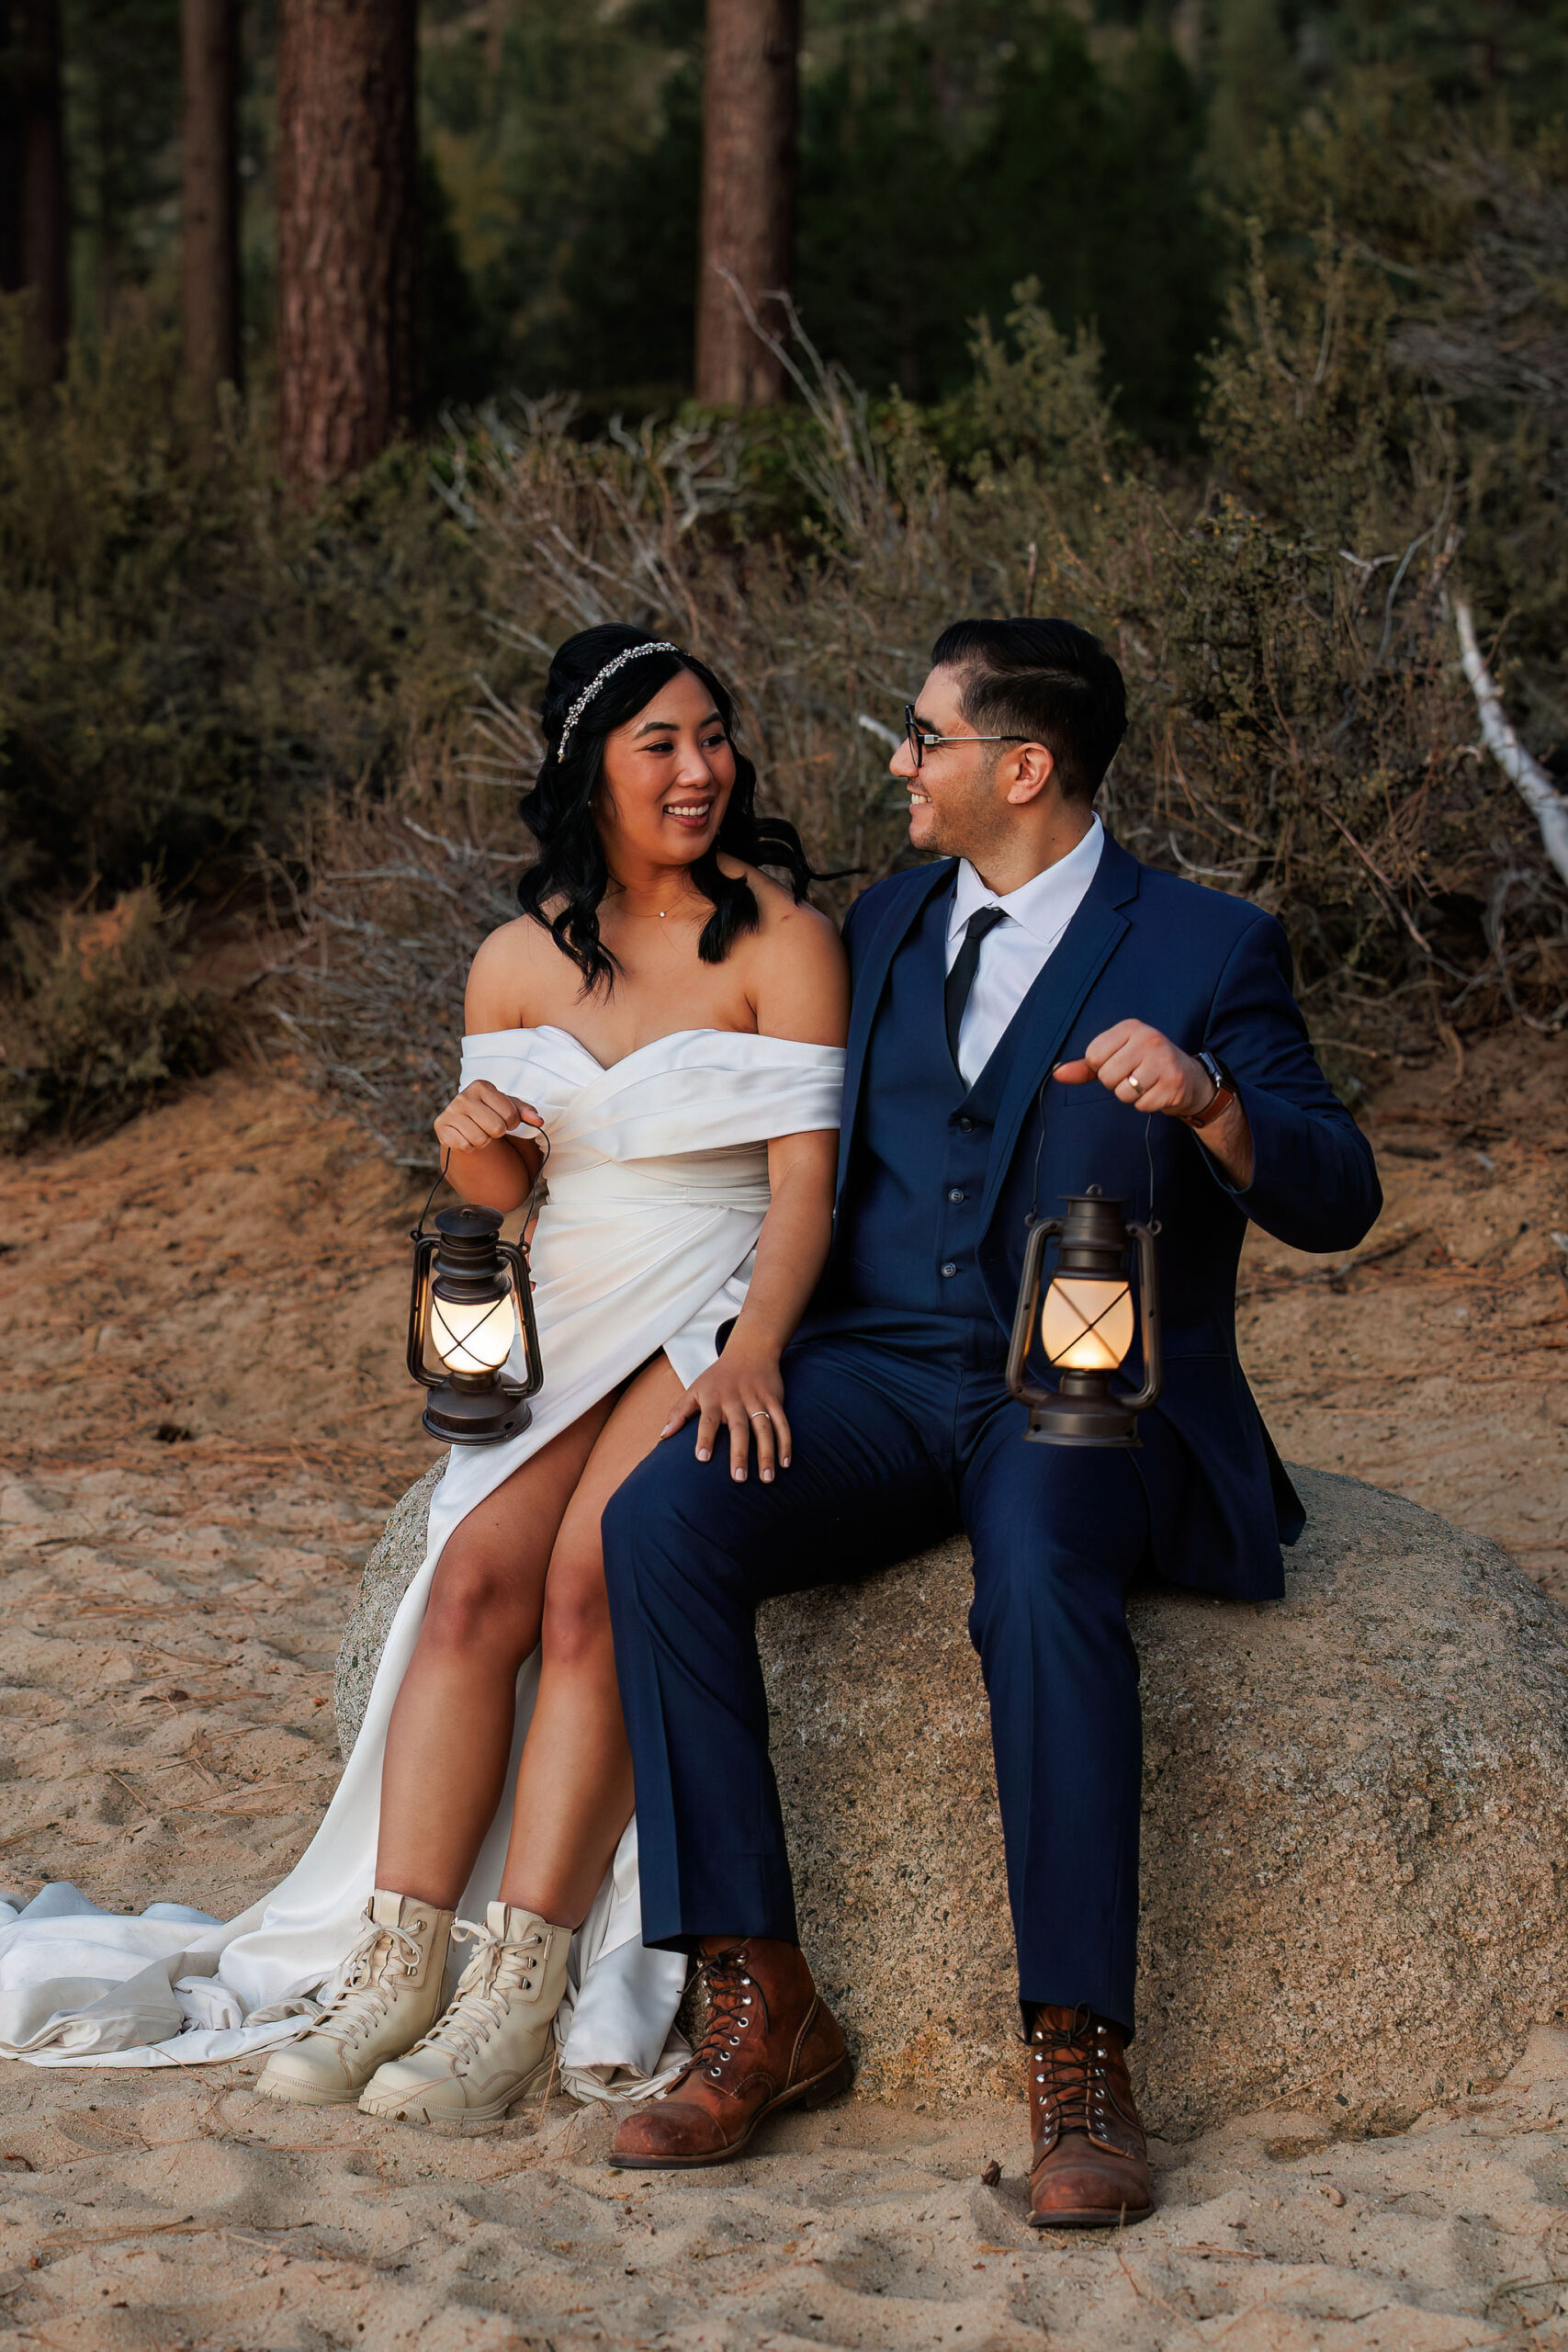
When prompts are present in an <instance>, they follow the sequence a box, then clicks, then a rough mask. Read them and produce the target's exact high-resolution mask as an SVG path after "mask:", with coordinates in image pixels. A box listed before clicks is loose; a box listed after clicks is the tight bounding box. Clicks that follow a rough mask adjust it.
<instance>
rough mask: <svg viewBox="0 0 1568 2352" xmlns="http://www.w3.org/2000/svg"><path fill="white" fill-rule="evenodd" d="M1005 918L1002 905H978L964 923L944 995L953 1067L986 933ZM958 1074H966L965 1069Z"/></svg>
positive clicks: (956, 1064) (956, 1059)
mask: <svg viewBox="0 0 1568 2352" xmlns="http://www.w3.org/2000/svg"><path fill="white" fill-rule="evenodd" d="M1006 921H1007V916H1006V914H1005V913H1004V912H1003V910H1002V909H1001V908H1000V907H976V910H975V911H974V913H973V914H972V915H971V916H970V918H969V920H968V922H966V923H965V924H964V944H963V946H962V947H961V948H960V949H959V951H958V954H957V955H956V956H955V957H954V958H953V969H952V971H951V972H949V974H948V976H947V988H946V989H945V991H944V995H943V1001H944V1003H945V1005H946V1009H947V1049H948V1051H949V1053H950V1054H951V1055H952V1056H953V1068H954V1069H958V1033H959V1031H960V1029H962V1028H963V1026H964V1006H965V1005H966V1004H967V1003H968V1001H969V991H970V989H972V988H973V987H974V985H975V975H976V972H977V971H978V970H979V968H980V949H981V947H982V946H983V945H984V944H985V941H986V936H987V933H988V932H993V931H995V929H996V927H997V925H998V923H999V922H1006ZM959 1074H960V1076H962V1075H963V1073H962V1072H960V1073H959Z"/></svg>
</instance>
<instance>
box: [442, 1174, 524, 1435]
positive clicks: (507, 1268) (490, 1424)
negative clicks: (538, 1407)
mask: <svg viewBox="0 0 1568 2352" xmlns="http://www.w3.org/2000/svg"><path fill="white" fill-rule="evenodd" d="M434 1225H435V1229H434V1232H433V1233H427V1232H426V1231H425V1229H424V1221H423V1218H421V1220H420V1225H419V1229H418V1230H417V1231H416V1233H415V1234H414V1236H413V1295H412V1301H411V1303H410V1307H409V1351H408V1363H409V1371H410V1373H411V1374H412V1376H413V1378H414V1379H415V1380H417V1381H418V1382H419V1383H420V1385H422V1387H424V1388H428V1389H429V1391H430V1397H429V1399H428V1401H427V1402H426V1405H425V1408H424V1426H425V1428H426V1429H427V1430H429V1431H430V1434H431V1436H432V1437H438V1438H442V1439H445V1440H446V1442H447V1443H448V1444H450V1445H495V1444H499V1443H500V1442H501V1441H502V1439H504V1438H509V1437H515V1436H516V1434H517V1432H518V1430H525V1429H526V1428H527V1426H528V1423H529V1420H530V1419H531V1418H532V1417H531V1415H530V1413H529V1410H528V1398H529V1397H533V1396H536V1394H537V1392H538V1390H539V1388H540V1386H541V1385H543V1381H544V1372H543V1368H542V1367H541V1365H540V1363H539V1335H538V1331H537V1329H536V1326H535V1322H534V1304H533V1293H532V1288H531V1285H530V1283H529V1280H528V1260H527V1255H526V1252H525V1250H523V1249H522V1248H521V1247H520V1246H519V1245H518V1244H517V1243H516V1242H515V1241H502V1238H501V1216H500V1214H499V1212H498V1211H497V1210H495V1209H486V1208H474V1207H471V1206H469V1205H468V1204H464V1205H463V1206H462V1207H461V1208H452V1209H441V1210H439V1211H438V1212H437V1214H436V1216H435V1220H434ZM519 1355H520V1356H521V1361H522V1366H523V1377H522V1378H521V1379H519V1378H518V1377H517V1376H516V1374H515V1373H514V1372H509V1371H508V1366H509V1364H514V1363H516V1362H517V1360H518V1357H519Z"/></svg>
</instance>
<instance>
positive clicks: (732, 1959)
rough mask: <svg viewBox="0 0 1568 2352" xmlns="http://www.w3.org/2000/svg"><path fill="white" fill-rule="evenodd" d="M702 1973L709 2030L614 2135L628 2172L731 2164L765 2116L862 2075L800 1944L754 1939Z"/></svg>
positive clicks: (615, 2152) (821, 2096)
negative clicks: (668, 2080) (682, 2064)
mask: <svg viewBox="0 0 1568 2352" xmlns="http://www.w3.org/2000/svg"><path fill="white" fill-rule="evenodd" d="M703 1973H704V1975H705V1977H706V1979H707V1996H708V2021H707V2029H706V2030H705V2033H704V2035H703V2038H702V2040H701V2041H700V2042H699V2043H698V2045H697V2047H696V2049H695V2050H694V2052H693V2053H692V2059H691V2064H689V2065H688V2066H687V2067H686V2069H685V2071H684V2072H683V2073H682V2074H681V2075H677V2077H676V2079H675V2080H674V2082H672V2083H671V2086H670V2088H669V2089H668V2090H667V2091H665V2092H663V2093H662V2094H661V2095H660V2098H657V2099H650V2100H649V2104H648V2105H647V2106H646V2107H637V2108H634V2109H632V2111H631V2113H630V2114H629V2115H628V2116H627V2117H626V2120H625V2122H624V2123H623V2124H622V2125H621V2128H620V2130H619V2131H617V2132H616V2134H615V2143H614V2145H613V2146H612V2147H611V2150H610V2162H611V2163H612V2164H613V2165H620V2166H621V2167H622V2168H623V2169H624V2170H626V2171H627V2172H676V2171H684V2170H685V2169H686V2168H687V2167H688V2166H690V2165H721V2164H724V2163H725V2162H726V2161H727V2160H728V2158H729V2157H730V2156H738V2155H739V2154H740V2151H741V2149H742V2148H744V2147H745V2146H746V2144H747V2143H748V2141H749V2140H750V2137H751V2135H752V2133H753V2132H754V2131H756V2129H757V2126H758V2124H759V2123H761V2120H762V2119H763V2117H764V2116H767V2115H772V2114H773V2112H774V2110H775V2109H778V2108H781V2107H821V2106H823V2105H825V2104H826V2102H827V2101H828V2100H829V2099H830V2098H838V2096H839V2094H840V2091H847V2090H848V2089H849V2087H850V2084H851V2083H852V2080H853V2078H854V2069H853V2067H852V2065H851V2064H850V2055H849V2052H848V2051H847V2050H846V2049H845V2047H844V2037H843V2035H842V2033H841V2032H840V2030H839V2024H838V2020H837V2018H835V2017H834V2016H833V2013H832V2011H831V2010H830V2009H829V2008H828V2007H826V2006H825V2004H824V2003H823V2002H821V2001H820V2000H818V1996H817V1987H816V1985H813V1983H812V1982H811V1971H810V1970H809V1969H808V1968H807V1965H806V1961H805V1957H804V1955H803V1954H802V1953H801V1952H800V1951H797V1949H796V1948H795V1945H794V1944H782V1943H775V1942H774V1941H773V1939H771V1938H770V1937H767V1936H748V1937H747V1938H746V1939H744V1940H743V1941H737V1942H736V1943H733V1944H731V1945H730V1946H729V1947H728V1949H727V1950H726V1951H721V1952H716V1953H714V1954H712V1955H710V1956H709V1957H708V1958H706V1959H705V1960H704V1962H703Z"/></svg>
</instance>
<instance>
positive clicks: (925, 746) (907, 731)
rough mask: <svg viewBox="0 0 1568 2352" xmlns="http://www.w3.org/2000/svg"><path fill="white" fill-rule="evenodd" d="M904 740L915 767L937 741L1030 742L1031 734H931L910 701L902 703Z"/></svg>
mask: <svg viewBox="0 0 1568 2352" xmlns="http://www.w3.org/2000/svg"><path fill="white" fill-rule="evenodd" d="M904 741H906V742H907V743H908V746H909V749H910V751H911V752H912V753H913V754H914V761H915V765H916V767H917V768H921V767H924V765H925V763H926V753H927V752H930V751H934V750H935V748H936V746H937V745H938V744H939V743H1032V742H1033V741H1034V738H1033V736H1032V735H931V734H929V733H928V732H927V731H926V729H924V728H923V727H922V726H921V725H920V722H919V719H918V718H916V716H915V706H914V704H913V703H912V702H907V703H906V704H905V705H904Z"/></svg>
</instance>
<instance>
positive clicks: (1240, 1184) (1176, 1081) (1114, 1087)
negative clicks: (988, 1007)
mask: <svg viewBox="0 0 1568 2352" xmlns="http://www.w3.org/2000/svg"><path fill="white" fill-rule="evenodd" d="M1051 1075H1052V1077H1053V1078H1055V1079H1057V1080H1060V1082H1061V1084H1062V1085H1064V1086H1086V1085H1087V1084H1088V1083H1089V1080H1090V1079H1091V1078H1098V1079H1099V1080H1100V1084H1101V1086H1103V1087H1104V1088H1105V1089H1106V1090H1107V1091H1108V1092H1110V1093H1111V1094H1114V1096H1115V1097H1116V1100H1117V1101H1118V1103H1127V1104H1128V1105H1129V1107H1130V1108H1131V1109H1133V1110H1134V1111H1164V1112H1165V1113H1167V1114H1168V1116H1170V1117H1171V1118H1175V1119H1190V1118H1191V1117H1192V1115H1193V1114H1194V1113H1195V1112H1199V1111H1204V1110H1206V1109H1207V1108H1208V1106H1209V1104H1210V1103H1212V1102H1213V1099H1214V1091H1215V1090H1214V1081H1213V1079H1212V1078H1211V1077H1210V1076H1209V1073H1208V1071H1207V1070H1206V1069H1204V1068H1203V1065H1202V1063H1201V1061H1197V1060H1195V1059H1194V1058H1193V1057H1192V1055H1190V1054H1184V1053H1183V1052H1182V1050H1181V1047H1180V1046H1173V1045H1172V1044H1171V1042H1170V1039H1169V1038H1168V1037H1165V1036H1162V1035H1160V1033H1159V1031H1158V1030H1157V1029H1151V1028H1150V1026H1149V1024H1148V1023H1147V1022H1146V1021H1118V1022H1117V1023H1115V1024H1114V1026H1113V1027H1111V1028H1110V1029H1102V1030H1101V1031H1100V1035H1099V1036H1098V1037H1091V1038H1090V1039H1089V1044H1088V1045H1087V1046H1085V1047H1084V1049H1083V1054H1082V1056H1081V1057H1080V1058H1079V1059H1078V1060H1077V1061H1071V1062H1058V1063H1057V1064H1056V1067H1055V1069H1054V1070H1053V1071H1052V1072H1051ZM1199 1141H1200V1142H1201V1145H1202V1147H1203V1148H1204V1150H1205V1151H1206V1152H1207V1153H1208V1154H1209V1157H1210V1158H1211V1159H1213V1160H1215V1161H1217V1162H1218V1164H1219V1166H1220V1167H1221V1168H1222V1169H1223V1170H1224V1173H1225V1174H1226V1175H1227V1176H1228V1177H1229V1178H1230V1180H1231V1182H1232V1183H1233V1184H1235V1186H1236V1188H1237V1190H1238V1191H1240V1192H1244V1193H1245V1192H1246V1190H1247V1186H1248V1185H1249V1184H1250V1183H1251V1182H1252V1130H1251V1128H1250V1127H1249V1126H1248V1125H1247V1114H1246V1112H1245V1111H1244V1110H1243V1109H1242V1107H1241V1104H1240V1103H1231V1104H1229V1106H1228V1107H1227V1108H1226V1109H1225V1110H1224V1111H1223V1112H1222V1113H1220V1114H1219V1115H1218V1116H1217V1117H1216V1118H1215V1119H1214V1120H1213V1122H1212V1123H1211V1124H1210V1125H1207V1126H1205V1127H1203V1128H1202V1130H1201V1133H1200V1134H1199Z"/></svg>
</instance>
